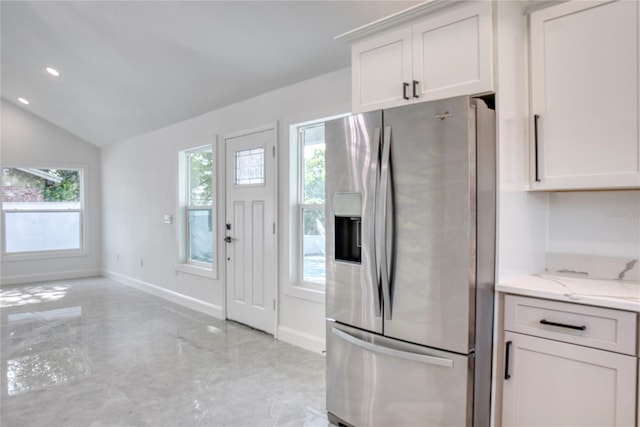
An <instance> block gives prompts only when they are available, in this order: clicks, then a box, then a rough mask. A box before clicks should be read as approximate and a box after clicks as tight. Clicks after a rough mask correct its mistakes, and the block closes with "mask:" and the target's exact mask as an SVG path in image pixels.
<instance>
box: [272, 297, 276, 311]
mask: <svg viewBox="0 0 640 427" xmlns="http://www.w3.org/2000/svg"><path fill="white" fill-rule="evenodd" d="M273 310H274V311H275V310H276V300H275V299H274V300H273Z"/></svg>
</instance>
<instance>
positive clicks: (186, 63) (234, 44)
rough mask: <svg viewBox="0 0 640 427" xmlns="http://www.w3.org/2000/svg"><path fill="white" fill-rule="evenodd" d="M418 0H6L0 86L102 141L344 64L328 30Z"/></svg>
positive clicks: (1, 9)
mask: <svg viewBox="0 0 640 427" xmlns="http://www.w3.org/2000/svg"><path fill="white" fill-rule="evenodd" d="M417 3H418V2H415V1H413V2H410V1H302V0H298V1H5V0H3V1H2V2H1V3H0V14H1V15H0V17H1V27H0V31H1V33H0V36H1V38H0V43H1V44H0V50H1V56H2V59H1V61H2V62H1V77H2V80H1V88H0V89H1V94H2V97H3V98H4V99H6V100H7V101H9V102H13V103H16V104H17V105H20V106H21V107H22V108H24V109H25V110H28V111H30V112H32V113H34V114H36V115H38V116H40V117H42V118H43V119H45V120H47V121H50V122H52V123H54V124H56V125H58V126H59V127H61V128H63V129H66V130H67V131H69V132H71V133H73V134H75V135H77V136H79V137H81V138H83V139H85V140H87V141H89V142H91V143H93V144H95V145H98V146H104V145H108V144H111V143H115V142H118V141H122V140H125V139H128V138H131V137H134V136H137V135H140V134H143V133H146V132H149V131H152V130H154V129H158V128H161V127H164V126H168V125H170V124H173V123H176V122H179V121H181V120H185V119H188V118H191V117H195V116H197V115H200V114H203V113H205V112H207V111H211V110H214V109H217V108H220V107H223V106H225V105H229V104H232V103H235V102H238V101H241V100H243V99H247V98H250V97H252V96H256V95H258V94H261V93H264V92H268V91H270V90H273V89H276V88H279V87H282V86H286V85H289V84H293V83H295V82H298V81H302V80H305V79H308V78H311V77H314V76H318V75H321V74H324V73H327V72H330V71H334V70H338V69H340V68H344V67H347V66H349V62H350V54H349V52H350V50H349V46H348V45H346V44H344V43H343V42H339V41H335V40H333V37H334V36H336V35H338V34H341V33H343V32H345V31H348V30H351V29H353V28H356V27H359V26H361V25H364V24H366V23H368V22H371V21H374V20H376V19H379V18H382V17H384V16H387V15H389V14H392V13H395V12H397V11H399V10H402V9H405V8H407V7H410V6H413V5H414V4H417ZM46 67H54V68H56V69H57V70H58V71H59V72H60V76H59V77H53V76H51V75H49V74H48V73H47V72H46V70H45V69H46ZM19 97H23V98H25V99H27V100H29V102H30V103H29V105H22V104H19V103H18V101H17V100H18V98H19Z"/></svg>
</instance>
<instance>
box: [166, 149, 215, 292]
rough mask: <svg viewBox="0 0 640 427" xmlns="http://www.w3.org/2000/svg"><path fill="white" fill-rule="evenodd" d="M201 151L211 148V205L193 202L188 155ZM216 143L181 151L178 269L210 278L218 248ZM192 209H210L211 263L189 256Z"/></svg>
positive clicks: (213, 275)
mask: <svg viewBox="0 0 640 427" xmlns="http://www.w3.org/2000/svg"><path fill="white" fill-rule="evenodd" d="M200 151H211V158H212V160H211V164H212V169H213V170H212V171H211V191H212V195H211V205H209V206H207V205H193V204H191V186H190V182H191V168H190V160H189V155H190V154H191V153H197V152H200ZM216 159H217V156H216V145H215V144H213V143H211V142H207V143H200V144H196V145H193V146H189V147H188V148H184V149H181V150H180V151H179V152H178V160H179V167H178V186H179V188H178V205H179V206H178V212H179V215H178V227H177V229H178V242H179V249H178V252H179V254H178V264H177V265H176V270H177V271H179V272H184V273H189V274H194V275H197V276H203V277H208V278H213V279H215V278H217V273H218V272H217V257H218V254H217V250H218V248H219V247H218V245H217V242H216V236H217V215H216V210H217V208H218V204H217V203H216V202H217V188H216V182H217V180H216V173H217V168H216V165H217V163H216ZM191 211H209V212H210V218H211V244H212V247H211V253H212V259H211V262H210V263H208V262H203V261H198V260H194V259H191V258H190V253H189V252H190V245H189V233H190V227H189V213H190V212H191Z"/></svg>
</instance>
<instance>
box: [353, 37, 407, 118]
mask: <svg viewBox="0 0 640 427" xmlns="http://www.w3.org/2000/svg"><path fill="white" fill-rule="evenodd" d="M411 40H412V37H411V28H410V27H405V28H400V29H397V30H395V31H391V32H388V33H385V34H383V35H381V36H378V37H375V38H372V39H369V40H365V41H363V42H361V43H358V44H357V45H355V46H353V48H352V50H351V63H352V81H353V89H352V90H353V106H354V110H356V105H358V106H359V108H358V109H357V110H358V111H357V112H362V111H370V110H376V109H379V108H387V107H393V106H396V105H401V104H404V103H405V102H406V100H405V99H404V98H405V97H407V96H409V89H408V83H407V82H410V81H411V80H412V68H411V67H412V56H411V55H412V46H411ZM354 112H355V111H354Z"/></svg>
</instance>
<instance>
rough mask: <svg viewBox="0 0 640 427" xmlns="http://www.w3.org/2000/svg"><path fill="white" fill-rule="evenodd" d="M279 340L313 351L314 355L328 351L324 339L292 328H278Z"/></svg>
mask: <svg viewBox="0 0 640 427" xmlns="http://www.w3.org/2000/svg"><path fill="white" fill-rule="evenodd" d="M278 339H279V340H280V341H284V342H287V343H289V344H293V345H296V346H298V347H302V348H304V349H305V350H309V351H313V352H314V353H322V354H323V353H324V351H325V349H326V344H325V340H324V339H322V338H318V337H316V336H315V335H310V334H307V333H304V332H300V331H297V330H295V329H292V328H288V327H286V326H279V327H278Z"/></svg>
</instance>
